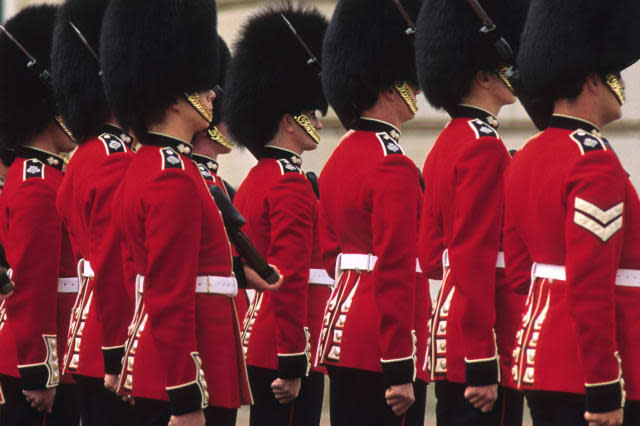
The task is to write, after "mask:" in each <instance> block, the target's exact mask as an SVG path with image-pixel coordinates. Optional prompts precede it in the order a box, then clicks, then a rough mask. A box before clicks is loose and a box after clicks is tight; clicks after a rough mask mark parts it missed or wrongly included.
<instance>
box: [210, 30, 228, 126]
mask: <svg viewBox="0 0 640 426" xmlns="http://www.w3.org/2000/svg"><path fill="white" fill-rule="evenodd" d="M229 62H231V52H230V51H229V46H227V43H226V42H225V41H224V39H223V38H222V37H220V36H219V35H218V81H217V82H216V85H218V86H220V87H221V88H222V89H223V91H224V88H225V84H226V77H227V70H228V68H229ZM223 100H224V94H223V95H218V96H217V97H216V98H215V99H214V100H213V120H211V126H210V128H213V127H215V126H217V125H218V124H220V123H221V122H222V120H224V101H223Z"/></svg>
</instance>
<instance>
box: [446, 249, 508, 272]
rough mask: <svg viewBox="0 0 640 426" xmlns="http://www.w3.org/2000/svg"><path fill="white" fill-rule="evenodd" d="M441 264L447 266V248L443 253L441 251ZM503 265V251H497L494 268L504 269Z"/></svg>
mask: <svg viewBox="0 0 640 426" xmlns="http://www.w3.org/2000/svg"><path fill="white" fill-rule="evenodd" d="M442 265H444V267H445V268H448V267H449V250H445V251H444V253H442ZM504 267H505V263H504V252H502V251H499V252H498V259H497V260H496V268H503V269H504Z"/></svg>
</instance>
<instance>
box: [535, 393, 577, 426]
mask: <svg viewBox="0 0 640 426" xmlns="http://www.w3.org/2000/svg"><path fill="white" fill-rule="evenodd" d="M525 395H526V397H527V403H528V404H529V411H531V418H532V419H533V425H534V426H587V422H586V421H585V419H584V413H585V399H584V395H579V394H575V393H565V392H546V391H527V392H525Z"/></svg>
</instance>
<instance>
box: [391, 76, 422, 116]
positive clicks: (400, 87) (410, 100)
mask: <svg viewBox="0 0 640 426" xmlns="http://www.w3.org/2000/svg"><path fill="white" fill-rule="evenodd" d="M393 87H394V88H395V89H396V90H397V91H398V93H399V94H400V97H402V99H403V100H404V101H405V103H406V104H407V106H408V107H409V109H410V110H411V112H412V113H414V114H415V113H417V112H418V103H417V101H416V97H415V96H414V95H413V91H411V88H410V87H409V83H407V82H406V81H396V82H395V83H393Z"/></svg>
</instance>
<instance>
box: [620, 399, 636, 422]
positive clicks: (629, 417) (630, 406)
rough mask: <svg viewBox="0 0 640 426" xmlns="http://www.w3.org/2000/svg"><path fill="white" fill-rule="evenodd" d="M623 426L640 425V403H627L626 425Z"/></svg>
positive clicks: (625, 412)
mask: <svg viewBox="0 0 640 426" xmlns="http://www.w3.org/2000/svg"><path fill="white" fill-rule="evenodd" d="M622 425H623V426H638V425H640V401H627V403H626V404H625V406H624V423H623V424H622Z"/></svg>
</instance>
